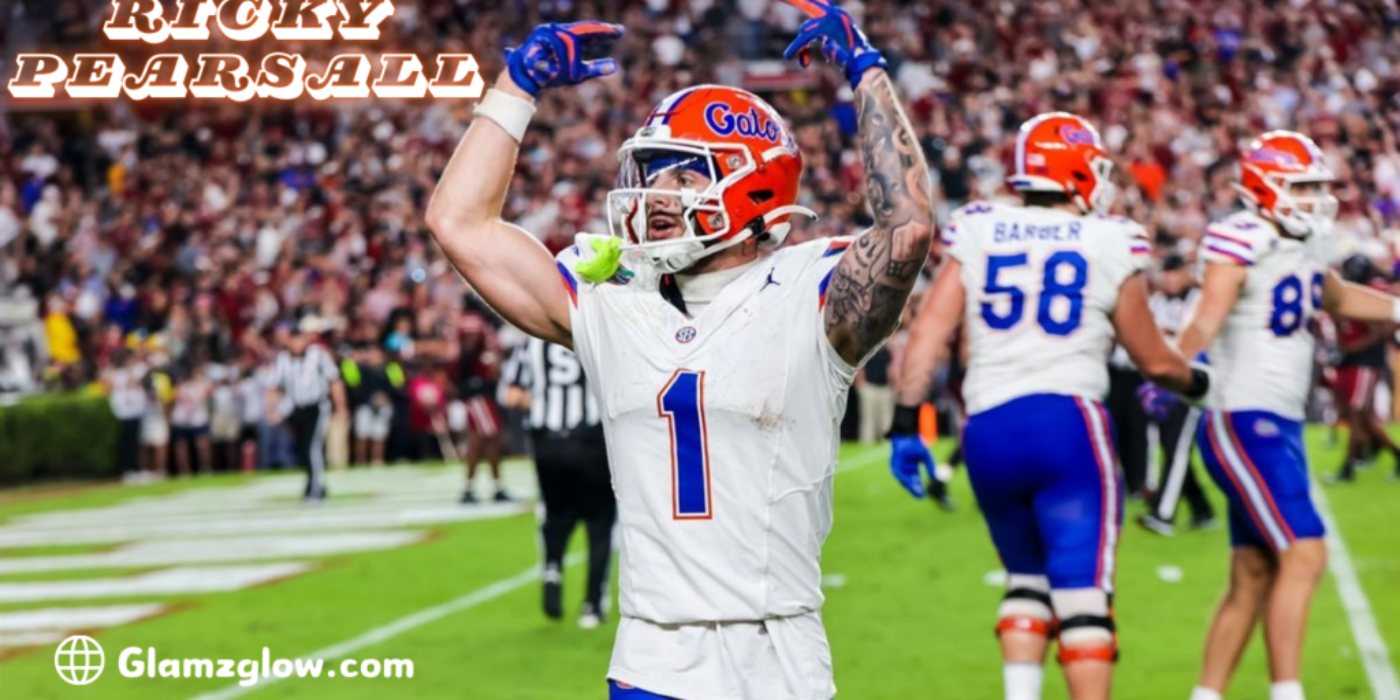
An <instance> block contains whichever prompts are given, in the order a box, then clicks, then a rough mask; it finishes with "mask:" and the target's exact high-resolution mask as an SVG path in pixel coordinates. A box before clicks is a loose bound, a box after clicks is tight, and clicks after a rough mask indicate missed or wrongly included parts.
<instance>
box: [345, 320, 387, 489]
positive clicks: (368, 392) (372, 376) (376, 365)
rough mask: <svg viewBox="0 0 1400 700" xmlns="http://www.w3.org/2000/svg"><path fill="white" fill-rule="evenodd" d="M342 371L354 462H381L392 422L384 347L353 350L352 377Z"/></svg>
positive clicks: (375, 346)
mask: <svg viewBox="0 0 1400 700" xmlns="http://www.w3.org/2000/svg"><path fill="white" fill-rule="evenodd" d="M343 374H345V375H346V380H347V383H348V384H349V387H350V403H351V405H352V406H353V407H354V411H355V455H354V462H355V464H370V465H375V466H378V465H381V464H384V450H385V446H386V444H387V443H388V440H389V428H390V427H391V426H392V425H393V416H394V406H393V402H392V400H391V399H390V395H391V394H393V393H394V391H395V387H394V385H393V383H392V382H391V381H390V380H389V372H388V370H387V369H386V367H385V365H384V351H383V350H382V349H381V348H380V347H379V346H378V345H372V344H371V345H368V346H365V347H364V348H362V349H360V350H359V351H357V352H356V353H355V361H354V363H353V376H354V380H353V381H350V377H351V373H350V372H343Z"/></svg>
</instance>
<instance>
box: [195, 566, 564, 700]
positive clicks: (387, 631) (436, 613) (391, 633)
mask: <svg viewBox="0 0 1400 700" xmlns="http://www.w3.org/2000/svg"><path fill="white" fill-rule="evenodd" d="M582 559H583V557H582V555H579V554H575V555H572V556H570V557H568V558H567V559H565V561H564V565H565V566H573V565H574V564H577V563H578V562H580V561H582ZM539 578H540V567H538V566H532V567H530V568H529V569H526V570H525V571H522V572H520V573H518V574H516V575H514V576H511V577H510V578H505V579H501V580H499V581H497V582H495V583H492V584H489V585H487V586H485V587H484V588H478V589H476V590H474V591H472V592H471V593H468V594H466V595H464V596H462V597H460V598H457V599H455V600H449V601H448V602H446V603H442V604H441V605H435V606H433V607H431V608H427V609H425V610H420V611H418V612H416V613H413V614H411V615H407V616H405V617H401V618H399V619H397V620H394V621H393V622H390V623H389V624H387V625H383V626H380V627H376V628H374V629H372V630H370V631H368V632H365V633H364V634H362V635H360V636H358V637H355V638H353V639H348V640H346V641H343V642H341V643H339V644H333V645H331V646H328V647H326V648H324V649H320V650H317V651H313V652H311V653H310V654H307V655H305V656H303V657H301V658H303V659H323V660H327V661H330V660H334V659H339V658H342V657H344V656H347V655H349V654H353V653H355V652H357V651H359V650H361V649H364V648H365V647H369V646H373V645H375V644H379V643H381V642H386V641H388V640H390V639H393V638H394V637H397V636H399V635H400V634H403V633H404V632H409V631H412V630H415V629H417V628H419V627H422V626H423V625H427V624H431V623H433V622H437V621H438V620H441V619H442V618H444V617H447V616H448V615H451V614H453V613H456V612H461V611H463V610H468V609H471V608H474V607H476V606H478V605H481V604H483V603H489V602H491V601H493V600H495V599H497V598H500V597H501V596H503V595H506V594H508V593H511V592H514V591H516V590H519V589H521V588H524V587H525V586H528V585H530V584H531V583H533V582H535V581H537V580H539ZM280 680H283V679H282V678H278V677H277V676H269V677H267V678H259V679H258V682H257V683H255V684H253V685H250V686H242V685H231V686H228V687H227V688H224V689H222V690H215V691H213V692H209V693H204V694H203V695H197V696H195V697H194V698H192V700H231V698H236V697H240V696H243V695H247V694H248V693H251V692H253V691H255V690H259V689H261V688H266V687H268V686H270V685H272V684H273V683H276V682H278V681H280Z"/></svg>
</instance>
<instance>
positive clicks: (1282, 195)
mask: <svg viewBox="0 0 1400 700" xmlns="http://www.w3.org/2000/svg"><path fill="white" fill-rule="evenodd" d="M1335 179H1336V177H1335V176H1333V174H1332V171H1331V170H1330V169H1329V168H1328V167H1327V165H1326V164H1324V163H1323V162H1322V150H1321V149H1319V148H1318V147H1317V144H1316V143H1313V140H1312V139H1310V138H1308V137H1306V136H1304V135H1302V134H1300V133H1297V132H1295V131H1270V132H1269V133H1267V134H1264V135H1263V136H1260V137H1259V138H1257V139H1254V142H1253V143H1251V144H1249V149H1248V150H1247V151H1245V153H1244V156H1243V157H1241V158H1240V181H1239V183H1238V184H1237V185H1236V188H1237V189H1238V190H1239V192H1240V196H1241V197H1242V198H1244V201H1245V203H1246V204H1248V205H1249V207H1250V208H1251V209H1253V210H1254V211H1255V212H1256V213H1258V214H1259V215H1260V216H1263V217H1265V218H1267V219H1270V220H1272V221H1274V222H1275V223H1277V224H1278V225H1279V226H1280V227H1281V228H1282V229H1283V230H1284V232H1285V233H1287V234H1289V235H1291V236H1294V237H1298V238H1303V237H1306V236H1308V235H1310V234H1313V233H1317V232H1318V231H1320V230H1325V229H1327V228H1329V227H1330V226H1331V225H1332V222H1333V221H1334V220H1335V219H1336V217H1337V198H1336V197H1333V196H1332V195H1330V194H1328V193H1326V192H1325V191H1322V190H1318V191H1317V192H1316V193H1315V194H1303V193H1298V192H1294V191H1292V188H1293V186H1294V185H1299V184H1311V183H1327V182H1332V181H1333V180H1335Z"/></svg>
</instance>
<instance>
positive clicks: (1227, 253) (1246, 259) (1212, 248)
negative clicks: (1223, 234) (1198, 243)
mask: <svg viewBox="0 0 1400 700" xmlns="http://www.w3.org/2000/svg"><path fill="white" fill-rule="evenodd" d="M1206 251H1207V252H1210V253H1215V254H1216V255H1219V256H1221V257H1225V258H1229V259H1230V260H1233V261H1235V262H1237V263H1239V264H1241V265H1244V266H1246V267H1248V266H1250V265H1253V264H1254V260H1253V259H1252V258H1253V256H1252V255H1251V256H1245V255H1241V254H1240V253H1238V252H1236V251H1233V250H1227V249H1225V248H1224V247H1222V246H1221V244H1219V243H1209V244H1207V245H1206Z"/></svg>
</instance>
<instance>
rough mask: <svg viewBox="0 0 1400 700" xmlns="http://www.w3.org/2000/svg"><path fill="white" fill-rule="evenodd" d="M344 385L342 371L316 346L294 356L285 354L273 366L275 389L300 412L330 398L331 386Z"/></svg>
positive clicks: (323, 350)
mask: <svg viewBox="0 0 1400 700" xmlns="http://www.w3.org/2000/svg"><path fill="white" fill-rule="evenodd" d="M337 381H340V368H338V367H336V365H335V360H332V359H331V355H330V353H329V352H327V351H326V349H325V348H323V347H321V346H320V345H312V346H310V347H308V348H307V349H306V352H304V353H302V354H300V355H293V354H292V353H291V352H290V351H288V350H283V351H282V353H281V354H279V355H278V356H277V360H276V361H275V362H274V363H273V366H272V385H273V386H274V387H275V388H277V389H278V390H279V391H281V392H282V395H283V396H284V397H286V399H287V400H290V401H291V404H292V405H293V406H295V407H297V408H304V407H307V406H317V405H320V404H321V403H322V402H324V401H326V400H327V399H328V398H330V393H331V383H332V382H337Z"/></svg>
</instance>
